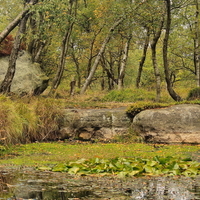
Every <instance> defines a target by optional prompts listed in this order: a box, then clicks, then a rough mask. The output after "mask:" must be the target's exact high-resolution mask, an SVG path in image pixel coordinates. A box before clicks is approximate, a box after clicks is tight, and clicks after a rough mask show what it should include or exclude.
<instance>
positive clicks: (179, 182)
mask: <svg viewBox="0 0 200 200" xmlns="http://www.w3.org/2000/svg"><path fill="white" fill-rule="evenodd" d="M8 186H9V187H8ZM10 186H12V187H10ZM5 190H7V192H5ZM3 191H4V194H5V195H4V196H3ZM9 195H10V196H9ZM13 195H14V196H16V197H17V198H22V199H37V200H52V199H56V200H66V199H70V198H81V197H82V198H83V197H85V198H86V199H87V198H89V199H95V198H96V197H98V198H107V197H112V198H114V199H131V200H133V199H134V200H137V199H141V200H150V199H151V200H152V199H153V200H169V199H173V200H196V199H200V176H199V177H196V178H186V177H179V178H173V177H155V178H145V177H142V178H128V179H117V178H114V177H96V178H95V177H85V178H77V177H76V178H73V176H67V174H65V175H64V174H63V173H50V172H41V171H40V172H39V171H37V172H35V171H34V170H33V171H28V172H27V171H23V170H22V171H21V172H19V171H16V172H15V171H12V172H10V173H6V172H1V171H0V199H2V198H4V199H8V197H10V198H11V197H12V196H13ZM116 195H118V197H119V198H117V197H116ZM115 197H116V198H115ZM17 198H16V199H17Z"/></svg>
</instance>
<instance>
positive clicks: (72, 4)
mask: <svg viewBox="0 0 200 200" xmlns="http://www.w3.org/2000/svg"><path fill="white" fill-rule="evenodd" d="M76 12H77V0H75V1H72V0H70V1H69V17H68V27H67V29H66V31H65V34H64V37H63V40H62V45H61V55H60V63H59V65H58V69H57V73H56V76H55V78H54V80H53V83H52V86H51V90H50V93H49V94H50V95H52V94H54V93H55V91H56V89H57V88H58V86H59V85H60V82H61V79H62V76H63V72H64V68H65V61H66V55H67V51H68V49H69V45H70V36H71V33H72V29H73V26H74V23H75V17H76Z"/></svg>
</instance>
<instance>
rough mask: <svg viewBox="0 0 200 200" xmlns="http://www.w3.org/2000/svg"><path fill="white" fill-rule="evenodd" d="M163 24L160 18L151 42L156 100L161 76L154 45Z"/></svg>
mask: <svg viewBox="0 0 200 200" xmlns="http://www.w3.org/2000/svg"><path fill="white" fill-rule="evenodd" d="M163 24H164V19H162V20H161V22H160V27H159V30H158V31H157V32H156V33H155V36H154V38H153V41H152V43H151V52H152V63H153V68H154V74H155V79H156V101H160V96H161V76H160V71H159V68H158V64H157V53H156V46H157V43H158V40H159V38H160V35H161V32H162V28H163Z"/></svg>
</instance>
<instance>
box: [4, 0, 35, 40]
mask: <svg viewBox="0 0 200 200" xmlns="http://www.w3.org/2000/svg"><path fill="white" fill-rule="evenodd" d="M37 2H38V1H37V0H30V1H29V2H28V3H26V4H25V8H24V9H23V11H22V12H21V13H20V14H19V15H18V16H17V17H16V18H15V19H14V20H13V21H12V22H11V23H10V24H9V25H8V26H7V27H6V28H5V29H4V30H3V31H2V32H1V34H0V43H1V42H2V41H3V40H4V39H5V38H6V36H8V34H9V33H10V32H11V31H12V30H13V29H14V28H15V27H16V26H17V25H18V24H19V23H20V21H21V20H22V19H23V18H24V17H25V16H26V15H27V13H28V12H29V11H30V8H31V5H34V4H36V3H37Z"/></svg>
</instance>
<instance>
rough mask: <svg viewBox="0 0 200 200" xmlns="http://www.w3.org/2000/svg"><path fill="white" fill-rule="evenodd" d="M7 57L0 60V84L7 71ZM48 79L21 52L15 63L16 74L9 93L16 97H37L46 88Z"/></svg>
mask: <svg viewBox="0 0 200 200" xmlns="http://www.w3.org/2000/svg"><path fill="white" fill-rule="evenodd" d="M8 61H9V56H5V57H1V58H0V82H2V81H3V79H4V77H5V75H6V72H7V69H8ZM48 81H49V78H48V77H47V76H46V75H45V74H44V72H42V70H41V68H40V65H39V64H38V63H32V61H31V56H30V55H29V54H28V53H27V52H23V54H22V55H21V56H19V58H18V59H17V62H16V72H15V76H14V79H13V82H12V85H11V92H12V93H14V94H17V95H25V94H31V95H39V94H41V93H42V92H43V91H44V90H45V89H46V88H47V86H48Z"/></svg>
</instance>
